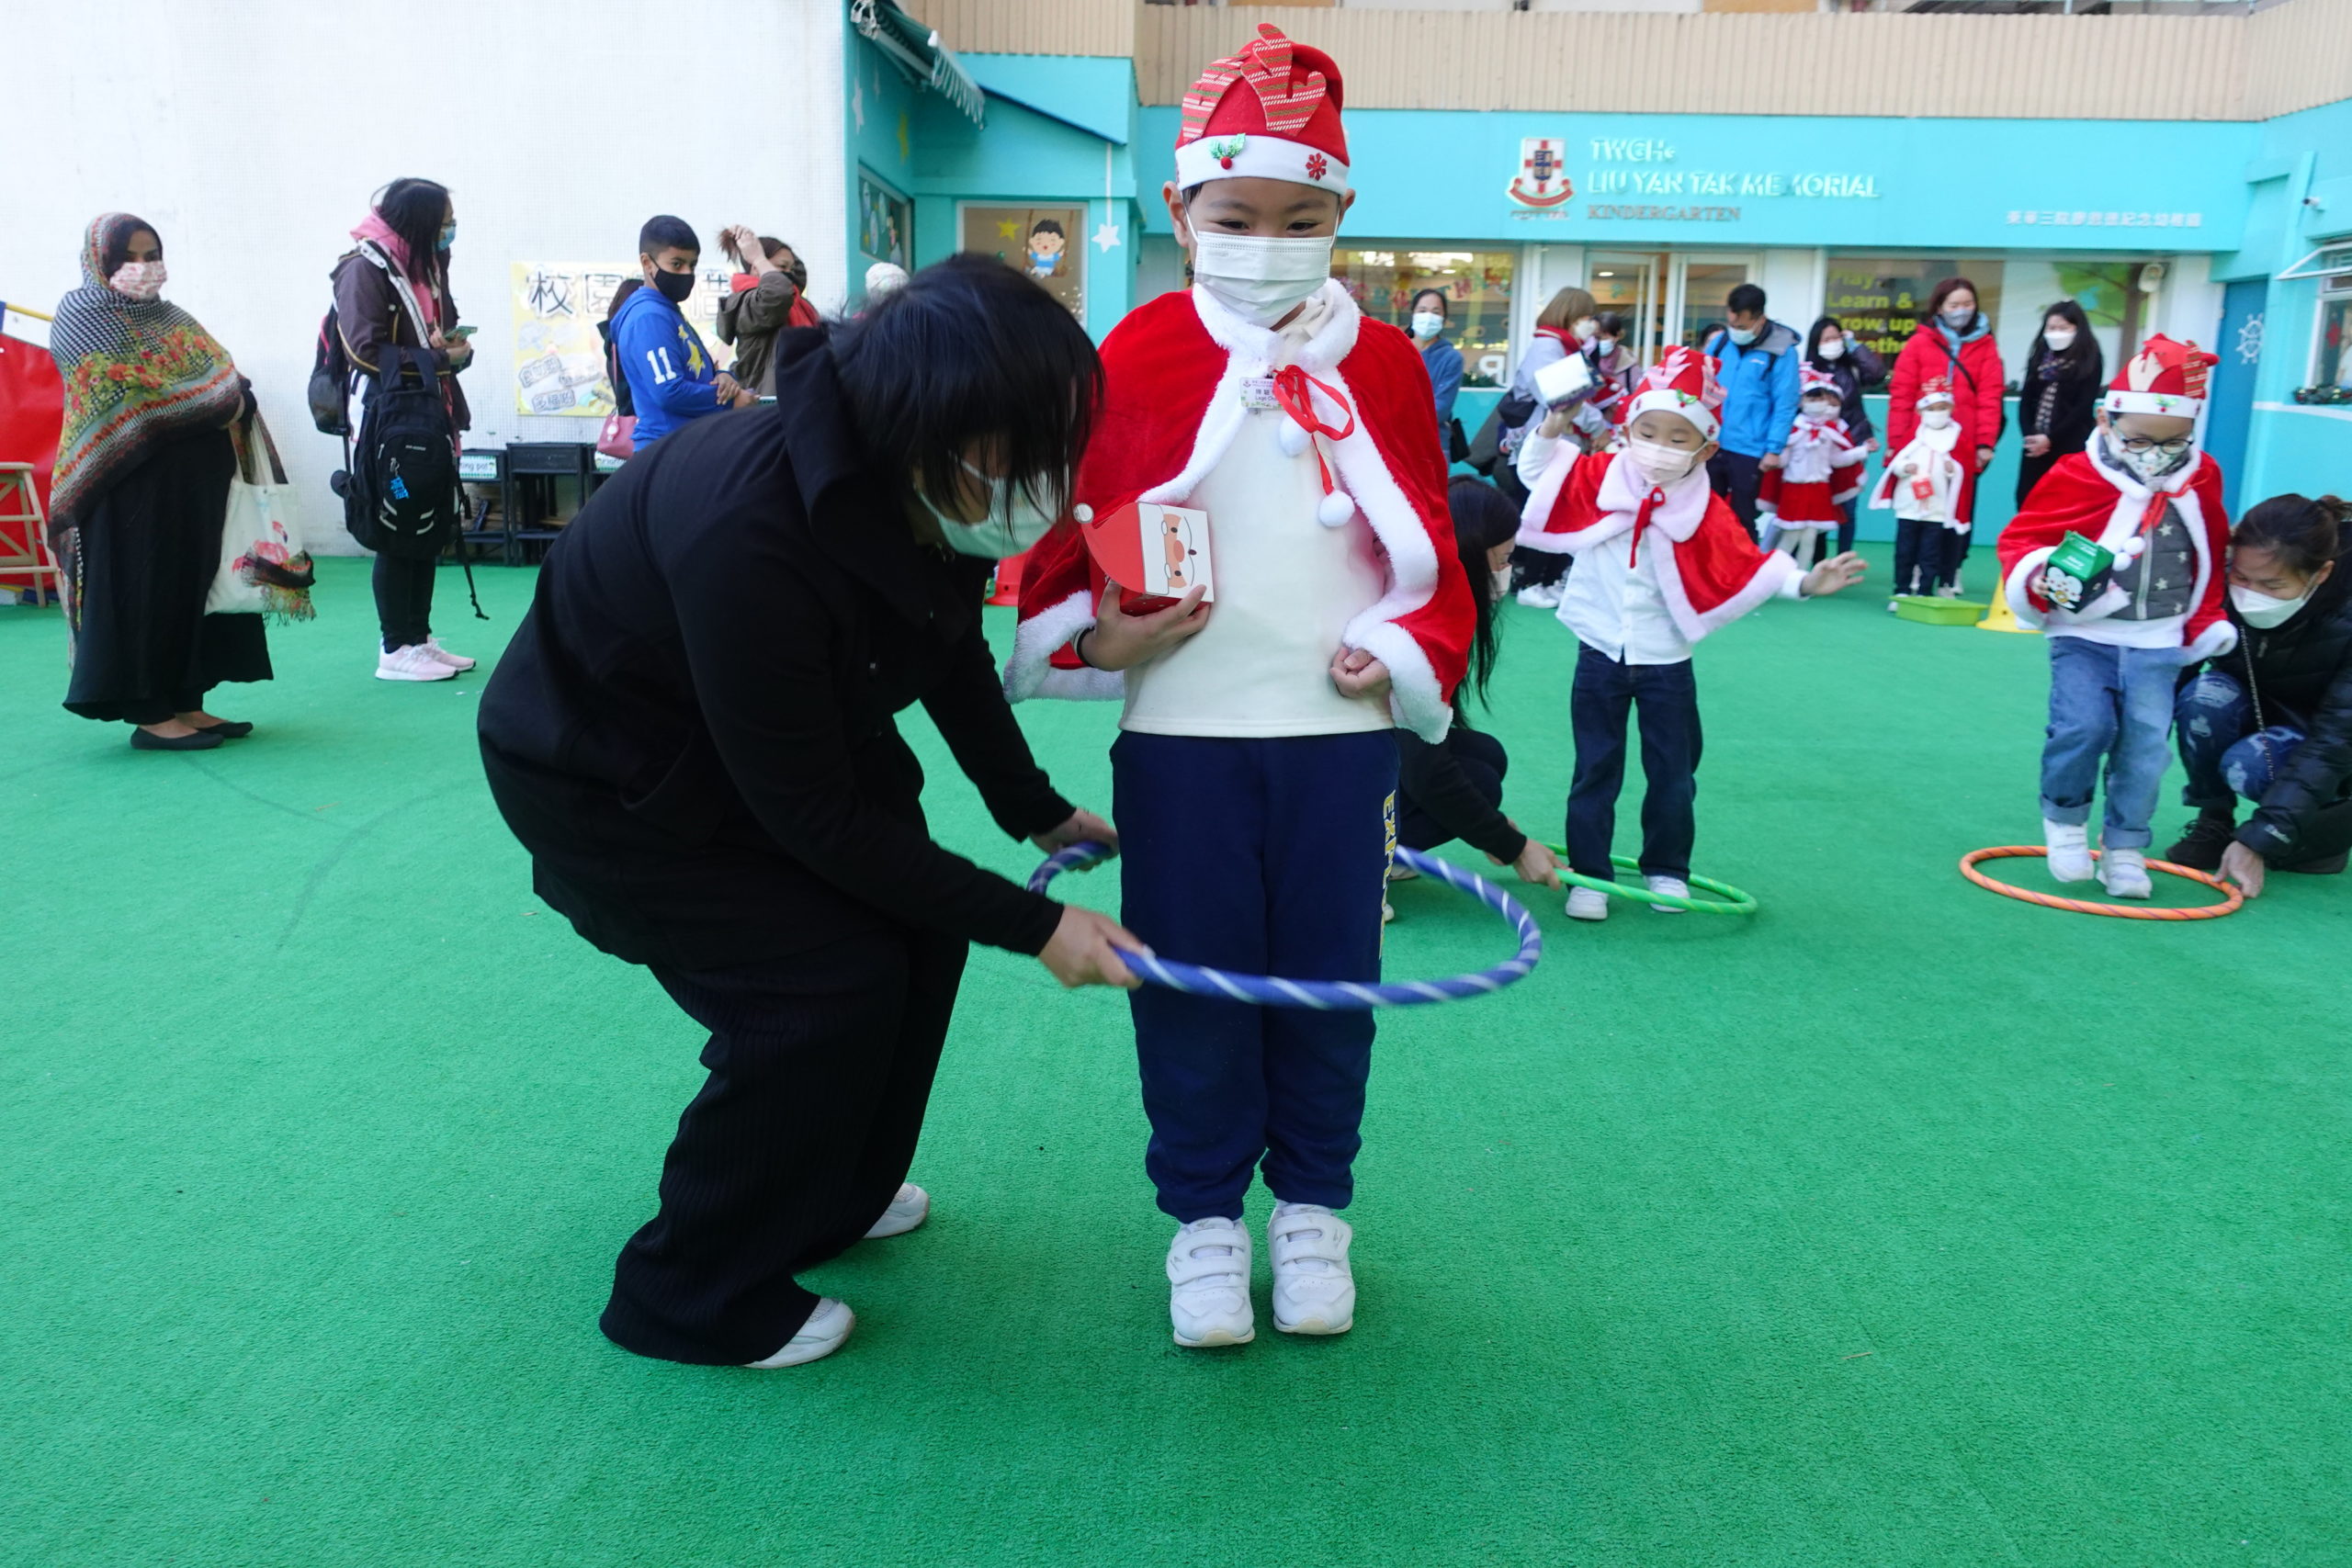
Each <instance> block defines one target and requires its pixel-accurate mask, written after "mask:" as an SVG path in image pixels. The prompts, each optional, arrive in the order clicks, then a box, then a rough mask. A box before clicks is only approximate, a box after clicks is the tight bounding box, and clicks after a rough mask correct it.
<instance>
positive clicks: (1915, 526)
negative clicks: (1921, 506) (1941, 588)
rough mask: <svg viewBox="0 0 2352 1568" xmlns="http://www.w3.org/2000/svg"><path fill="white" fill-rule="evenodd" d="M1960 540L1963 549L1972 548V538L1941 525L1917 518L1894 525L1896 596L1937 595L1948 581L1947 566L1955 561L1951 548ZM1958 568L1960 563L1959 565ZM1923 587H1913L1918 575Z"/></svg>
mask: <svg viewBox="0 0 2352 1568" xmlns="http://www.w3.org/2000/svg"><path fill="white" fill-rule="evenodd" d="M1951 539H1958V540H1960V542H1961V548H1962V550H1963V551H1965V550H1966V549H1967V547H1968V536H1967V535H1965V534H1955V533H1953V532H1952V530H1951V529H1950V528H1947V527H1945V526H1944V525H1942V524H1940V523H1929V522H1925V521H1923V520H1921V519H1919V518H1917V517H1898V518H1896V519H1895V521H1894V592H1897V593H1933V592H1935V591H1936V588H1937V586H1938V585H1939V583H1941V582H1942V581H1944V567H1945V562H1946V561H1947V560H1949V559H1950V558H1951V544H1950V543H1949V542H1948V541H1949V540H1951ZM1955 564H1957V563H1955ZM1915 574H1916V575H1917V578H1918V582H1919V585H1918V586H1917V588H1914V587H1912V586H1911V581H1912V578H1913V576H1914V575H1915Z"/></svg>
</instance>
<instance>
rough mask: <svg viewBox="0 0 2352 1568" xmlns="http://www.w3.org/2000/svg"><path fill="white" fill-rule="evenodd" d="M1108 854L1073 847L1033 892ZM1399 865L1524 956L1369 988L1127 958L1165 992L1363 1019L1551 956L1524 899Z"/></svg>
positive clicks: (1036, 877)
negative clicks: (1489, 913)
mask: <svg viewBox="0 0 2352 1568" xmlns="http://www.w3.org/2000/svg"><path fill="white" fill-rule="evenodd" d="M1105 853H1106V852H1105V850H1104V848H1103V845H1101V844H1073V845H1071V846H1070V847H1069V849H1066V850H1064V851H1062V852H1060V853H1059V854H1057V855H1055V856H1054V857H1053V858H1052V859H1050V860H1048V861H1046V863H1044V864H1043V865H1041V866H1039V867H1038V868H1037V869H1036V870H1035V871H1034V872H1032V873H1030V875H1029V890H1030V891H1031V892H1032V893H1042V892H1044V891H1045V890H1046V884H1047V883H1049V882H1051V881H1052V880H1053V879H1054V878H1055V877H1056V876H1057V875H1059V874H1061V873H1063V872H1065V871H1069V870H1070V869H1071V868H1073V867H1075V866H1081V865H1089V864H1091V863H1094V862H1096V861H1099V860H1101V859H1103V856H1104V854H1105ZM1397 860H1398V861H1399V862H1400V863H1403V864H1405V865H1409V866H1411V867H1412V868H1413V869H1414V870H1415V871H1418V872H1419V873H1421V874H1423V875H1424V876H1433V877H1436V878H1437V879H1438V880H1439V881H1440V882H1443V883H1446V884H1448V885H1450V886H1454V887H1458V888H1460V889H1461V890H1462V891H1463V892H1464V893H1467V894H1470V895H1471V896H1472V897H1476V899H1477V900H1478V902H1480V903H1481V904H1484V905H1486V906H1487V908H1490V909H1492V910H1494V911H1495V912H1496V913H1497V914H1498V915H1500V916H1502V917H1503V919H1507V920H1509V921H1510V923H1511V924H1512V925H1513V926H1515V927H1517V928H1518V930H1519V952H1518V953H1516V954H1514V955H1513V956H1511V957H1510V958H1507V959H1505V960H1504V961H1503V962H1502V963H1500V964H1496V965H1495V966H1494V967H1493V968H1491V969H1481V970H1479V971H1478V972H1477V973H1476V974H1475V975H1449V976H1446V977H1445V978H1444V979H1442V980H1399V981H1394V982H1389V981H1383V982H1381V983H1380V984H1377V985H1366V984H1363V983H1362V982H1360V981H1354V980H1285V979H1283V978H1281V977H1280V976H1273V975H1235V974H1231V973H1229V972H1227V971H1226V970H1223V969H1204V968H1202V967H1201V966H1200V965H1199V964H1178V963H1175V962H1174V961H1172V960H1170V959H1166V958H1146V957H1144V956H1143V955H1142V954H1140V953H1126V952H1122V953H1120V954H1119V956H1120V957H1121V958H1122V959H1124V960H1125V963H1126V965H1127V967H1128V968H1129V969H1132V970H1134V971H1135V973H1136V977H1137V978H1139V979H1141V980H1142V981H1143V982H1144V984H1146V985H1148V986H1165V987H1168V988H1169V989H1170V990H1171V991H1188V992H1190V993H1192V994H1193V996H1196V997H1223V998H1226V999H1227V1000H1228V1001H1237V1002H1250V1003H1253V1004H1255V1005H1256V1006H1259V1007H1276V1008H1314V1009H1316V1010H1319V1011H1323V1012H1357V1011H1363V1010H1365V1009H1368V1008H1395V1007H1415V1006H1418V1005H1419V1004H1420V1003H1423V1002H1452V1001H1460V1000H1462V999H1464V998H1468V997H1483V996H1486V995H1487V994H1488V993H1490V992H1494V991H1499V990H1501V989H1502V988H1503V987H1505V986H1508V985H1510V983H1511V982H1513V981H1514V980H1524V979H1526V978H1527V976H1529V975H1530V974H1532V972H1533V971H1534V968H1535V964H1536V961H1537V960H1539V959H1541V958H1542V957H1543V956H1544V933H1543V932H1542V931H1539V930H1538V929H1537V928H1536V925H1535V917H1534V916H1532V915H1531V914H1529V913H1528V912H1527V911H1526V909H1524V908H1521V905H1520V902H1519V900H1518V899H1516V898H1513V897H1511V896H1510V894H1508V893H1506V892H1504V891H1503V890H1502V889H1501V888H1499V887H1498V886H1495V885H1494V884H1493V883H1491V882H1489V881H1487V879H1486V878H1485V877H1483V876H1479V875H1477V874H1475V873H1473V872H1467V871H1464V870H1463V869H1462V868H1461V867H1459V866H1455V865H1449V864H1447V863H1445V862H1443V861H1442V860H1437V859H1434V858H1432V857H1431V856H1429V855H1425V854H1422V853H1421V852H1419V851H1418V850H1406V849H1400V850H1398V851H1397Z"/></svg>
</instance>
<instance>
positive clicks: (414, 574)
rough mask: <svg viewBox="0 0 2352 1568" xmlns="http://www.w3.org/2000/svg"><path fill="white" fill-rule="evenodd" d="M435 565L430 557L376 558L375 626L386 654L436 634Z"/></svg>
mask: <svg viewBox="0 0 2352 1568" xmlns="http://www.w3.org/2000/svg"><path fill="white" fill-rule="evenodd" d="M433 566H434V560H433V558H432V557H431V556H421V557H419V556H389V555H383V554H380V553H379V555H378V556H377V557H376V577H375V582H376V623H377V625H378V626H380V627H382V628H383V633H384V651H385V652H386V653H396V652H398V651H399V650H400V649H403V648H413V647H414V646H415V645H416V644H418V643H420V642H423V641H424V639H425V638H426V637H431V636H432V635H433Z"/></svg>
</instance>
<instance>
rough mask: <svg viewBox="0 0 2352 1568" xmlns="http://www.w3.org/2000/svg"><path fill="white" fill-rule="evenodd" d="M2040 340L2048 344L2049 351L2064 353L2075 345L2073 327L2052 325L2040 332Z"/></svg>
mask: <svg viewBox="0 0 2352 1568" xmlns="http://www.w3.org/2000/svg"><path fill="white" fill-rule="evenodd" d="M2041 341H2042V342H2044V343H2046V344H2049V345H2050V352H2051V353H2052V354H2064V353H2065V352H2066V351H2067V350H2068V349H2070V348H2072V347H2074V346H2075V329H2074V328H2072V327H2064V328H2060V327H2052V328H2051V329H2050V330H2049V331H2048V332H2045V333H2042V334H2041Z"/></svg>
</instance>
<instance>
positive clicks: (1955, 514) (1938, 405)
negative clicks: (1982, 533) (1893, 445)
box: [1871, 376, 1968, 610]
mask: <svg viewBox="0 0 2352 1568" xmlns="http://www.w3.org/2000/svg"><path fill="white" fill-rule="evenodd" d="M1915 406H1916V407H1917V409H1918V411H1919V423H1918V427H1917V429H1916V430H1915V431H1913V433H1912V435H1911V439H1910V440H1909V441H1907V442H1905V444H1904V446H1903V448H1902V450H1900V451H1898V452H1895V453H1894V454H1892V455H1891V456H1889V457H1888V458H1887V459H1886V471H1885V472H1884V473H1883V474H1881V475H1880V476H1879V480H1878V488H1876V489H1875V490H1873V491H1871V510H1872V511H1876V512H1883V511H1885V510H1886V509H1887V508H1888V507H1890V506H1891V507H1893V508H1894V592H1896V593H1897V594H1904V593H1932V594H1939V595H1941V596H1942V597H1944V598H1947V599H1951V598H1957V597H1958V596H1959V594H1960V589H1959V587H1958V586H1957V585H1956V584H1954V583H1951V582H1949V581H1945V578H1946V576H1947V574H1946V572H1945V571H1944V563H1945V561H1946V560H1947V559H1948V558H1951V554H1952V551H1951V546H1950V545H1949V544H1948V543H1947V540H1946V536H1947V535H1948V534H1951V533H1954V532H1957V533H1958V534H1959V535H1961V536H1966V534H1967V533H1968V519H1967V516H1966V515H1965V506H1964V504H1963V503H1964V502H1965V501H1966V500H1967V490H1968V471H1967V470H1966V469H1965V468H1962V467H1961V460H1960V457H1959V456H1958V454H1957V452H1956V451H1955V448H1957V447H1958V446H1959V445H1960V438H1961V436H1962V434H1964V433H1963V432H1962V429H1961V427H1960V422H1959V421H1958V419H1957V418H1955V417H1954V415H1953V413H1952V408H1953V403H1952V398H1951V382H1950V381H1948V380H1946V379H1945V378H1943V377H1941V376H1938V377H1935V378H1931V379H1929V380H1928V381H1927V382H1926V383H1925V384H1923V385H1922V386H1921V387H1920V389H1919V396H1918V399H1917V402H1916V404H1915ZM1886 607H1887V608H1888V609H1890V610H1892V609H1894V600H1893V599H1889V600H1888V601H1887V602H1886Z"/></svg>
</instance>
